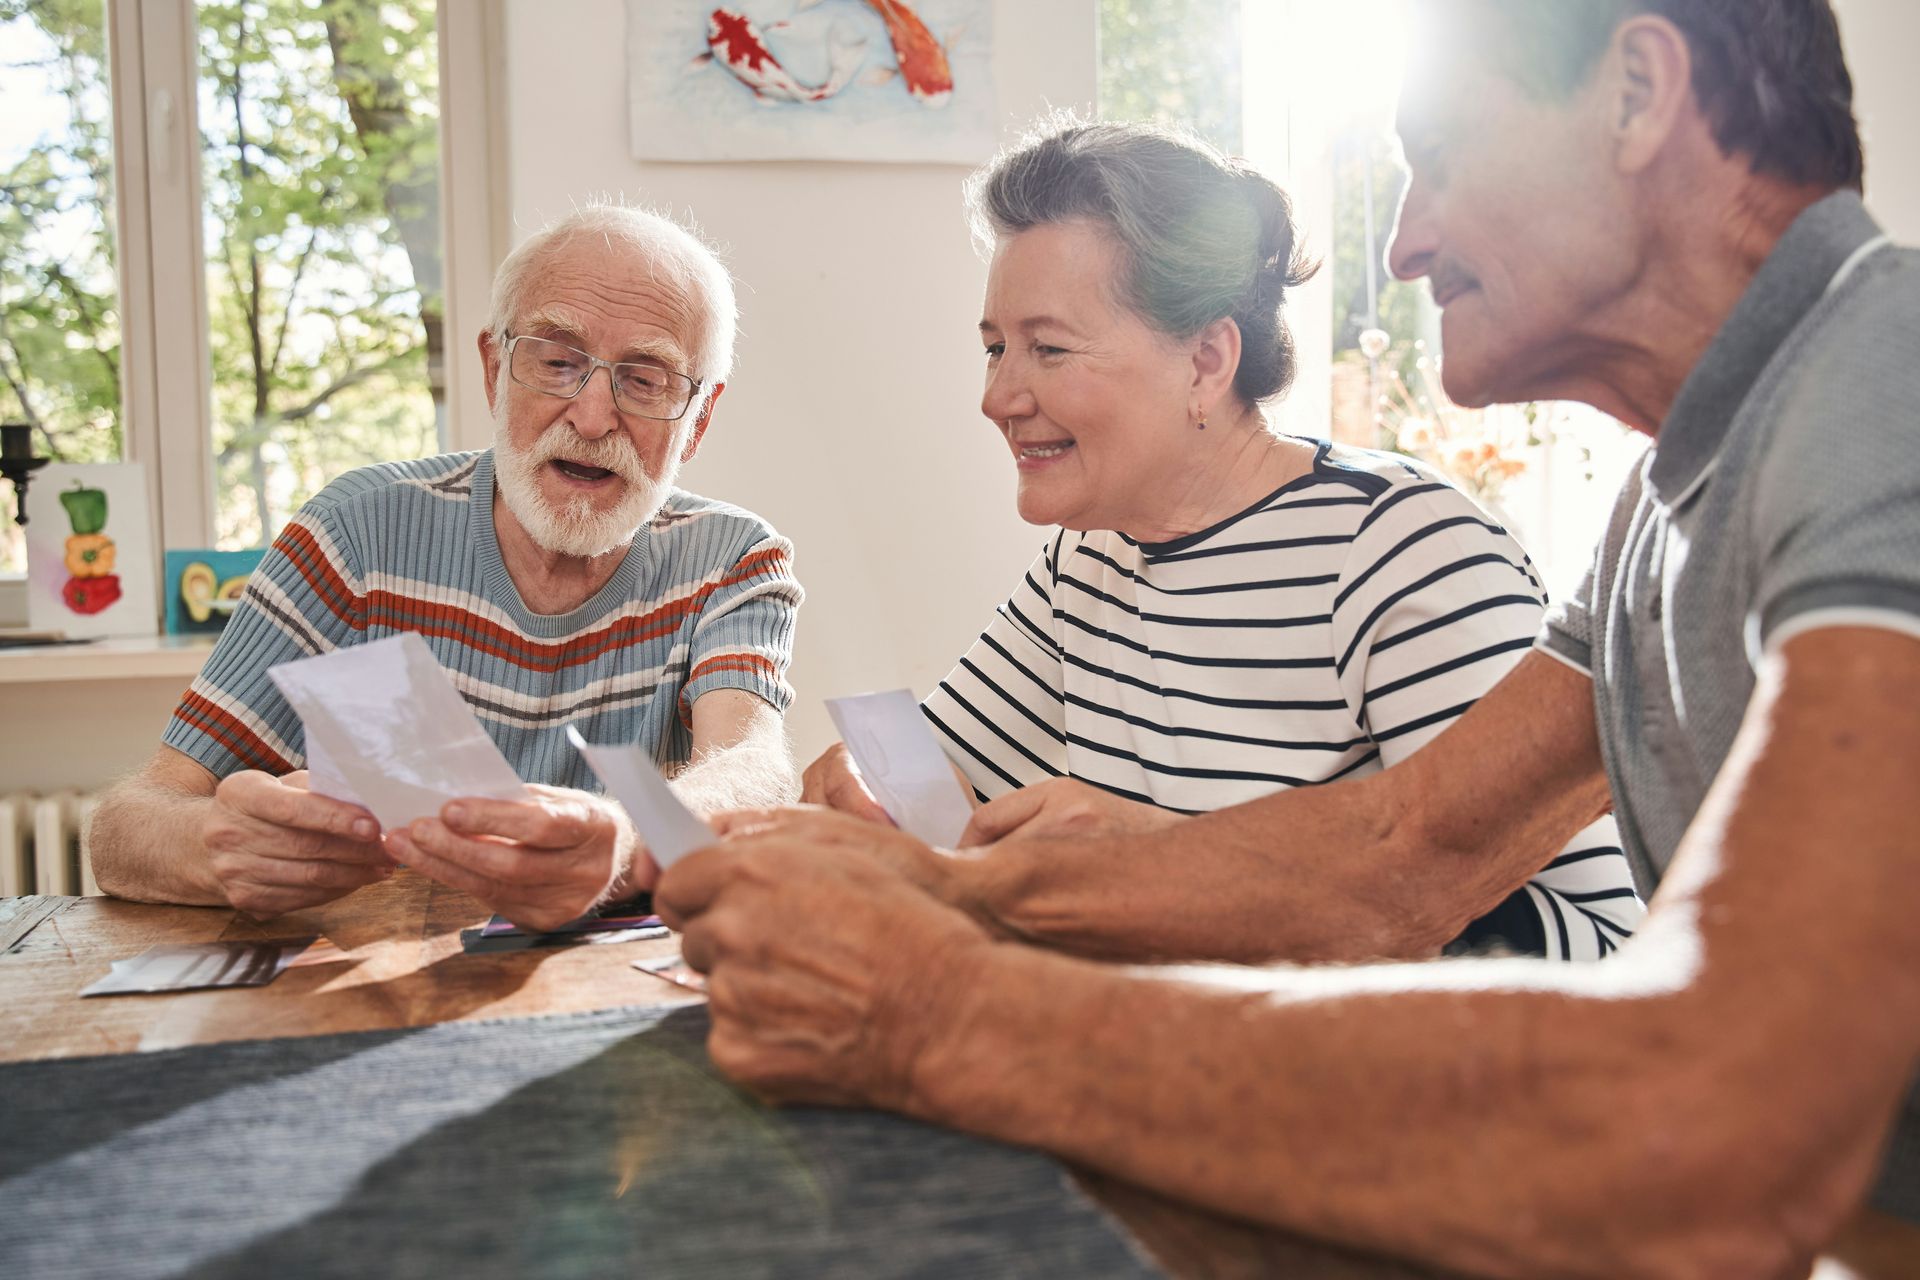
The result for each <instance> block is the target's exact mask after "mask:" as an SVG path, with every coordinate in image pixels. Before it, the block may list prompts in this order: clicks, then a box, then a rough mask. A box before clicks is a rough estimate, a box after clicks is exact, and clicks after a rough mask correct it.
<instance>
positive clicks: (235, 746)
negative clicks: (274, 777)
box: [173, 689, 293, 773]
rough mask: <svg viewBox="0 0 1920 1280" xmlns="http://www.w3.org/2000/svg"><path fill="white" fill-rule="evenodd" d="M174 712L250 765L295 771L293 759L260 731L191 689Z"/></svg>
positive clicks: (180, 719)
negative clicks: (262, 736)
mask: <svg viewBox="0 0 1920 1280" xmlns="http://www.w3.org/2000/svg"><path fill="white" fill-rule="evenodd" d="M173 715H174V718H175V719H176V720H179V721H180V722H181V723H182V724H184V725H186V726H187V727H188V728H190V729H199V730H200V731H201V732H203V733H205V734H206V735H207V736H208V737H210V738H212V739H213V740H214V741H215V742H218V743H219V744H220V745H221V746H223V747H225V748H226V749H227V750H229V751H231V752H233V754H234V755H236V756H238V757H240V760H241V762H242V763H244V764H246V765H247V766H249V767H250V768H254V769H267V770H270V771H272V772H274V773H291V772H293V765H292V763H291V762H289V761H288V760H286V759H285V758H284V757H282V756H281V754H280V753H279V752H277V751H275V750H274V749H273V748H272V747H269V746H268V745H267V744H266V741H265V740H264V739H262V738H261V737H260V735H259V734H257V733H255V732H254V731H253V730H251V729H249V728H247V726H246V725H245V724H243V723H242V722H241V721H240V720H239V719H238V718H237V717H235V716H234V715H233V713H232V712H230V711H225V710H223V709H221V708H220V707H218V706H215V705H214V704H213V703H212V702H209V701H208V700H207V699H206V698H205V697H203V696H202V695H200V694H197V693H195V692H193V691H192V690H191V689H189V690H188V691H187V695H186V697H184V698H182V699H180V705H179V706H178V707H177V708H175V709H174V713H173Z"/></svg>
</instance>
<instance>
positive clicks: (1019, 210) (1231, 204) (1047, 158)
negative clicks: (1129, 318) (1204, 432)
mask: <svg viewBox="0 0 1920 1280" xmlns="http://www.w3.org/2000/svg"><path fill="white" fill-rule="evenodd" d="M967 202H968V206H969V210H970V212H971V214H972V218H973V224H974V234H975V236H976V238H978V239H980V240H981V241H983V242H986V243H990V242H991V241H992V240H993V239H994V238H995V237H998V236H1005V235H1013V234H1016V233H1018V232H1021V231H1025V230H1028V229H1029V228H1032V227H1038V226H1046V225H1051V224H1054V223H1061V222H1072V221H1077V220H1080V219H1086V220H1088V221H1091V222H1093V223H1095V224H1097V225H1099V226H1100V227H1102V228H1103V229H1104V230H1105V231H1106V232H1107V233H1108V234H1109V235H1111V236H1112V238H1113V241H1114V243H1115V244H1116V245H1118V246H1119V249H1120V267H1119V272H1120V279H1119V280H1118V281H1116V282H1115V283H1116V285H1117V289H1118V294H1119V298H1120V301H1121V302H1122V303H1123V304H1124V305H1126V306H1127V307H1128V308H1129V309H1130V310H1132V311H1133V312H1134V314H1136V315H1138V316H1139V317H1140V318H1141V319H1142V320H1143V321H1144V322H1146V324H1148V325H1149V326H1151V327H1152V328H1154V329H1156V330H1158V331H1159V332H1161V333H1164V334H1168V335H1170V336H1172V337H1175V338H1190V337H1193V336H1194V335H1195V334H1197V333H1199V332H1200V331H1201V330H1202V329H1205V328H1206V327H1207V326H1208V325H1210V324H1212V323H1213V322H1215V321H1216V320H1220V319H1224V318H1227V317H1231V318H1232V319H1233V322H1234V323H1235V324H1236V325H1238V326H1239V328H1240V367H1239V368H1238V369H1237V370H1235V372H1234V378H1233V390H1234V393H1235V394H1236V395H1237V396H1239V397H1240V399H1241V400H1243V401H1244V402H1246V403H1247V404H1258V403H1259V402H1260V401H1262V400H1270V399H1272V398H1273V397H1274V396H1277V395H1279V394H1280V393H1281V392H1283V391H1285V390H1286V389H1287V386H1288V385H1289V384H1290V383H1291V382H1292V381H1293V372H1294V358H1293V337H1292V335H1291V334H1289V333H1288V332H1287V325H1286V322H1285V320H1283V319H1282V318H1281V314H1280V309H1281V307H1282V305H1283V304H1284V303H1285V301H1286V291H1287V290H1288V289H1289V288H1291V287H1293V286H1294V285H1298V284H1301V283H1304V282H1305V281H1306V280H1307V279H1308V277H1310V276H1311V275H1312V274H1313V273H1314V270H1315V269H1316V264H1314V263H1312V262H1309V261H1308V260H1307V258H1306V257H1305V256H1304V255H1303V254H1302V252H1301V250H1300V248H1299V244H1298V242H1299V234H1298V231H1297V230H1296V228H1295V226H1294V221H1293V205H1292V202H1290V201H1289V200H1288V199H1287V194H1286V192H1284V191H1282V190H1281V189H1280V188H1279V186H1277V185H1276V184H1275V183H1274V181H1273V180H1272V179H1271V178H1268V177H1267V176H1266V175H1265V174H1262V173H1260V172H1259V171H1258V170H1256V169H1254V168H1253V167H1252V166H1251V165H1249V164H1247V163H1246V162H1245V161H1242V160H1233V159H1228V158H1227V157H1226V156H1223V155H1221V154H1220V152H1219V151H1217V150H1215V149H1214V148H1213V147H1212V146H1211V145H1209V144H1208V143H1206V142H1204V141H1202V140H1201V139H1200V138H1198V137H1196V136H1194V135H1192V134H1190V133H1186V132H1184V131H1181V130H1175V129H1169V128H1166V127H1163V126H1159V125H1148V124H1121V123H1113V122H1108V123H1097V124H1090V123H1083V122H1081V121H1078V120H1075V119H1073V118H1071V117H1056V118H1054V119H1052V120H1049V121H1046V122H1043V123H1042V124H1041V125H1040V127H1039V128H1038V129H1037V130H1036V131H1035V132H1034V133H1031V134H1029V135H1028V136H1027V137H1026V138H1024V139H1023V140H1022V141H1020V142H1019V143H1017V144H1016V145H1015V146H1014V147H1013V148H1012V149H1011V150H1009V151H1007V152H1005V153H1003V154H1002V155H1001V156H1000V157H999V158H998V159H996V160H995V161H994V162H993V163H992V164H990V165H988V166H987V167H986V168H985V169H982V170H981V171H980V172H979V173H976V174H975V175H974V176H973V178H972V179H971V180H970V181H969V182H968V184H967Z"/></svg>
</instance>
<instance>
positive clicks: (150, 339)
mask: <svg viewBox="0 0 1920 1280" xmlns="http://www.w3.org/2000/svg"><path fill="white" fill-rule="evenodd" d="M437 7H438V17H437V23H436V26H437V39H438V45H439V49H438V56H439V64H440V65H439V74H440V190H441V201H440V208H441V219H442V225H441V234H442V241H441V243H442V252H443V253H444V255H445V262H444V267H443V269H444V271H445V280H446V294H447V298H446V318H447V320H446V322H447V335H448V336H447V351H446V360H447V424H448V427H447V439H445V440H443V441H442V442H441V444H442V447H443V448H446V449H449V450H461V449H477V448H484V447H486V445H487V444H489V443H490V442H491V440H492V435H493V432H492V427H491V422H490V416H489V415H488V413H487V412H486V402H485V396H484V381H483V374H482V372H481V361H480V354H479V351H478V349H477V348H476V347H475V345H474V343H473V342H472V340H471V337H472V335H475V334H478V333H479V332H480V331H481V329H482V328H484V327H485V325H486V318H487V306H488V301H489V297H488V295H489V292H490V290H491V282H492V276H493V266H494V264H495V263H496V262H498V261H499V259H500V258H501V256H502V255H503V254H504V252H505V248H506V239H507V232H508V225H509V224H508V217H507V207H506V182H505V177H506V161H505V144H506V128H505V118H504V117H505V110H504V103H502V102H501V101H499V99H498V95H497V94H494V93H493V92H492V91H491V89H492V86H495V85H500V84H504V83H505V76H504V74H503V72H504V47H505V41H504V34H503V33H504V0H437ZM106 12H107V48H108V66H109V69H108V75H109V81H108V86H109V91H110V93H111V96H112V101H113V162H114V188H115V190H114V206H115V207H114V231H115V235H116V236H117V237H118V245H117V258H118V263H119V288H120V318H121V337H120V340H121V365H120V409H121V422H122V425H123V439H124V441H125V453H124V458H125V460H126V461H128V462H139V463H142V464H144V465H145V467H146V480H147V487H148V493H149V496H150V498H151V500H152V504H153V512H154V516H155V524H156V530H155V531H156V533H157V534H158V545H157V546H156V547H155V549H154V558H155V561H156V563H157V562H158V560H159V558H160V553H161V548H165V547H211V546H213V545H214V528H215V513H216V507H217V495H216V493H215V489H214V453H213V401H212V363H211V358H210V353H209V347H208V331H207V330H208V325H207V295H206V266H205V252H204V246H203V244H202V238H201V217H202V213H201V182H200V168H201V157H200V153H199V145H198V139H199V136H200V130H199V123H198V119H197V104H198V102H199V65H198V57H197V54H196V40H195V34H194V27H195V17H194V0H106Z"/></svg>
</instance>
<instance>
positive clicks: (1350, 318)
mask: <svg viewBox="0 0 1920 1280" xmlns="http://www.w3.org/2000/svg"><path fill="white" fill-rule="evenodd" d="M1405 4H1406V0H1101V8H1100V23H1101V27H1100V40H1101V46H1100V47H1101V57H1100V95H1101V98H1100V105H1101V113H1102V114H1103V115H1106V116H1109V117H1113V118H1120V119H1162V120H1174V121H1184V122H1188V123H1192V124H1194V125H1195V126H1196V128H1197V129H1198V130H1199V132H1201V133H1202V134H1203V135H1204V136H1206V137H1208V138H1209V139H1211V140H1212V141H1213V142H1214V143H1215V144H1216V145H1218V146H1220V147H1221V148H1222V149H1224V150H1226V151H1228V152H1230V153H1237V154H1243V155H1245V156H1246V157H1247V158H1248V159H1249V160H1250V161H1252V162H1253V163H1254V164H1256V165H1258V166H1259V167H1260V168H1261V169H1262V170H1264V171H1265V172H1267V173H1269V174H1272V175H1273V176H1274V177H1275V178H1276V179H1277V180H1278V181H1280V183H1281V184H1282V185H1283V186H1285V187H1286V188H1287V190H1288V194H1289V195H1290V196H1291V197H1292V198H1293V201H1294V209H1295V213H1296V215H1297V216H1298V219H1299V221H1300V222H1301V224H1302V226H1303V228H1304V231H1305V234H1306V236H1307V244H1308V248H1309V250H1310V251H1311V252H1314V253H1315V254H1316V255H1317V256H1319V257H1320V258H1321V260H1322V264H1323V265H1322V269H1321V271H1320V273H1319V274H1318V275H1317V276H1316V277H1315V278H1314V279H1313V280H1312V281H1310V282H1309V283H1308V284H1307V285H1306V286H1304V287H1303V288H1301V289H1299V290H1297V291H1295V293H1294V294H1293V295H1292V296H1291V297H1290V299H1289V304H1288V307H1289V316H1288V319H1289V323H1290V324H1291V326H1292V328H1293V331H1294V336H1295V340H1296V344H1297V348H1298V353H1299V360H1300V369H1299V376H1298V377H1297V379H1296V381H1295V383H1294V387H1293V390H1292V391H1291V392H1290V393H1289V394H1288V396H1287V399H1286V400H1285V401H1284V402H1283V403H1282V404H1280V405H1279V406H1278V407H1277V409H1276V411H1275V416H1276V417H1277V418H1278V420H1279V425H1280V426H1281V427H1282V429H1284V430H1288V431H1293V432H1297V433H1299V434H1302V435H1309V436H1316V437H1331V438H1332V439H1335V440H1339V441H1342V442H1345V443H1349V444H1355V445H1359V446H1362V447H1366V448H1384V449H1397V450H1399V451H1401V452H1405V453H1407V454H1410V455H1412V456H1414V457H1416V458H1418V459H1420V460H1421V461H1423V462H1426V463H1427V464H1429V465H1431V466H1433V467H1435V468H1436V469H1438V470H1440V471H1441V472H1443V473H1445V474H1447V475H1448V476H1449V477H1450V478H1451V479H1452V480H1454V481H1455V483H1457V484H1459V485H1460V486H1461V487H1462V488H1463V489H1465V490H1466V491H1467V492H1469V493H1470V494H1472V495H1473V496H1474V497H1475V498H1476V499H1477V500H1478V501H1479V502H1481V504H1482V505H1483V506H1486V507H1488V508H1489V509H1490V510H1492V511H1493V512H1494V513H1495V515H1496V516H1497V517H1498V518H1500V519H1501V520H1503V521H1504V522H1505V523H1507V524H1508V526H1509V527H1510V528H1512V529H1513V530H1514V531H1515V533H1516V535H1517V536H1518V537H1519V538H1520V540H1521V542H1522V543H1523V544H1524V545H1525V546H1526V547H1527V549H1528V552H1529V553H1530V554H1531V555H1532V556H1533V558H1534V560H1535V561H1536V562H1537V563H1538V564H1539V565H1540V566H1541V569H1542V572H1543V574H1544V576H1545V577H1546V579H1547V584H1548V588H1549V591H1550V592H1551V593H1552V594H1553V595H1555V596H1556V597H1557V596H1561V595H1564V594H1565V593H1566V592H1567V591H1569V590H1570V589H1571V588H1572V587H1573V586H1574V585H1575V584H1576V583H1577V582H1578V580H1579V577H1580V575H1581V573H1582V572H1583V571H1584V569H1585V566H1586V561H1587V558H1588V556H1589V554H1590V552H1591V550H1592V547H1593V543H1594V540H1595V539H1596V538H1597V536H1598V535H1599V533H1600V531H1601V529H1602V528H1603V526H1604V523H1605V519H1606V514H1607V512H1608V510H1609V509H1610V507H1611V502H1612V497H1613V494H1614V493H1615V492H1616V491H1617V490H1618V488H1619V483H1620V481H1621V480H1622V479H1623V478H1624V476H1625V474H1626V471H1627V468H1628V467H1630V466H1631V465H1632V464H1633V462H1634V460H1635V459H1636V458H1637V457H1638V456H1639V454H1640V451H1641V449H1642V447H1643V442H1642V441H1641V440H1640V438H1639V437H1636V436H1633V435H1631V434H1630V433H1628V432H1627V431H1626V430H1625V428H1623V427H1621V426H1620V425H1619V424H1618V423H1616V422H1614V421H1613V420H1612V419H1610V418H1607V417H1605V416H1604V415H1602V414H1599V413H1596V412H1594V411H1593V410H1590V409H1587V408H1585V407H1584V406H1579V405H1559V404H1538V405H1524V406H1521V405H1509V406H1498V407H1496V408H1493V409H1489V410H1485V411H1470V410H1464V409H1461V408H1459V407H1458V406H1455V405H1453V404H1452V403H1451V402H1450V401H1449V400H1447V398H1446V395H1445V392H1444V391H1443V390H1442V389H1441V386H1440V376H1439V374H1440V364H1441V360H1442V352H1441V348H1440V326H1439V316H1438V313H1437V312H1436V311H1435V309H1434V307H1433V303H1432V299H1431V297H1430V295H1429V293H1428V291H1427V288H1426V286H1425V285H1424V284H1422V283H1414V284H1406V283H1403V282H1400V281H1397V280H1394V279H1393V278H1392V277H1391V276H1389V275H1388V274H1387V273H1386V270H1385V267H1384V265H1383V257H1384V254H1385V250H1386V245H1387V240H1388V237H1389V236H1390V234H1391V232H1392V223H1393V216H1394V211H1395V209H1396V207H1397V205H1398V203H1399V198H1400V192H1401V189H1402V186H1403V184H1404V182H1405V169H1404V166H1403V165H1402V163H1401V161H1400V153H1399V143H1398V140H1397V138H1396V136H1395V133H1394V121H1393V112H1394V106H1395V98H1396V96H1397V93H1398V81H1399V68H1400V63H1401V61H1402V59H1403V57H1404V56H1405V50H1404V35H1403V33H1404V30H1405V22H1404V17H1403V11H1404V8H1405Z"/></svg>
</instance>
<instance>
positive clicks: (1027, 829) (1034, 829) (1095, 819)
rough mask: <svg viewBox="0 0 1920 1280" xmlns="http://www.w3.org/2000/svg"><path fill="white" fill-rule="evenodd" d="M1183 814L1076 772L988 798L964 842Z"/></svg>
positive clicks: (1094, 829)
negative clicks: (1106, 788)
mask: <svg viewBox="0 0 1920 1280" xmlns="http://www.w3.org/2000/svg"><path fill="white" fill-rule="evenodd" d="M1180 817H1181V815H1179V814H1177V813H1172V812H1169V811H1168V810H1166V809H1156V808H1155V807H1154V806H1152V805H1150V804H1141V803H1139V802H1138V801H1134V800H1123V799H1121V798H1120V797H1119V796H1116V795H1114V794H1113V793H1112V792H1110V791H1102V790H1101V789H1100V788H1098V787H1095V786H1089V785H1088V784H1087V783H1084V782H1081V781H1079V780H1078V779H1075V778H1051V779H1049V780H1047V781H1046V782H1038V783H1035V784H1034V785H1033V786H1030V787H1022V788H1020V789H1019V790H1018V791H1011V792H1008V793H1007V794H1006V795H1004V796H1001V797H999V798H998V799H996V800H989V801H988V802H987V803H986V804H983V805H981V806H980V807H979V808H978V809H976V810H974V812H973V821H971V822H969V823H968V824H967V829H966V830H965V831H964V832H962V833H961V834H960V847H961V848H963V849H964V848H970V847H972V846H974V845H981V844H992V843H994V842H995V841H997V840H1002V839H1005V838H1006V837H1007V836H1010V835H1015V834H1018V835H1020V836H1024V837H1034V836H1119V835H1136V834H1139V833H1141V832H1145V831H1156V830H1159V829H1160V828H1162V827H1168V826H1172V825H1173V824H1174V823H1176V822H1179V821H1180Z"/></svg>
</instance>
